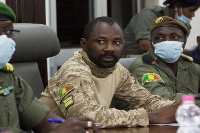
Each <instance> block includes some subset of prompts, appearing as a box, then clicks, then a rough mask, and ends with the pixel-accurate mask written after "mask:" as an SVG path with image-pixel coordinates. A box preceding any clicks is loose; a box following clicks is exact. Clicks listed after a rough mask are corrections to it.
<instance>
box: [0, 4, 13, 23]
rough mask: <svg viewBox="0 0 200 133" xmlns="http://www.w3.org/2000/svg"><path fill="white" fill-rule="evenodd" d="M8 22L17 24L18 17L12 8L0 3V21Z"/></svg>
mask: <svg viewBox="0 0 200 133" xmlns="http://www.w3.org/2000/svg"><path fill="white" fill-rule="evenodd" d="M6 20H10V21H12V22H15V21H16V15H15V13H14V12H13V10H12V9H11V8H10V7H8V6H7V5H6V4H4V3H2V2H0V21H6Z"/></svg>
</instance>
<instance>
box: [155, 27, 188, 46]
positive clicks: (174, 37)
mask: <svg viewBox="0 0 200 133" xmlns="http://www.w3.org/2000/svg"><path fill="white" fill-rule="evenodd" d="M151 41H152V43H153V44H156V43H160V42H163V41H179V42H184V46H183V48H184V47H185V38H184V32H183V31H182V30H180V29H178V28H175V27H159V28H157V29H155V30H154V31H153V32H152V33H151Z"/></svg>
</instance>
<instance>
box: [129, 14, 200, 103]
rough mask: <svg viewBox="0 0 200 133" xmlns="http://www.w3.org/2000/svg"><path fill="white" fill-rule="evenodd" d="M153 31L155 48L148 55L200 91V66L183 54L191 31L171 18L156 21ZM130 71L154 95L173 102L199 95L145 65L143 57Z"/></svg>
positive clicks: (165, 17) (136, 61)
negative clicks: (185, 96) (184, 96)
mask: <svg viewBox="0 0 200 133" xmlns="http://www.w3.org/2000/svg"><path fill="white" fill-rule="evenodd" d="M150 31H151V40H152V41H151V45H152V48H151V49H150V50H149V52H148V54H150V55H152V56H154V57H155V58H156V62H157V63H158V64H159V65H160V66H161V67H162V68H164V69H165V70H166V71H167V72H168V73H170V74H171V75H174V76H175V77H176V78H178V79H179V80H181V81H182V82H184V83H185V84H187V85H188V86H189V87H191V88H193V89H194V90H195V91H196V92H199V89H200V69H199V65H198V64H195V63H193V61H192V58H191V57H188V56H186V55H184V54H182V52H183V49H184V47H185V42H186V40H187V34H188V30H187V28H186V27H185V26H184V25H183V23H181V22H179V21H177V20H175V19H173V18H170V17H168V16H163V17H159V18H157V19H155V20H154V22H153V24H152V26H151V29H150ZM129 71H130V72H131V73H133V75H134V76H135V77H136V78H137V80H138V81H139V83H140V84H141V85H142V86H144V87H145V88H147V89H148V90H149V91H150V92H151V93H152V94H156V95H160V96H162V97H164V98H167V99H170V100H177V99H181V97H182V96H183V95H194V96H196V94H194V93H193V92H192V91H191V90H189V89H187V88H186V87H184V86H183V85H181V84H180V83H179V82H177V81H176V80H174V79H172V78H171V77H170V76H168V75H167V74H165V73H164V72H163V71H161V70H160V69H157V68H156V67H155V66H154V65H148V64H145V63H144V62H143V61H142V56H141V57H138V58H137V59H136V60H135V61H134V62H133V63H132V65H131V66H130V68H129ZM196 104H197V105H198V106H200V99H199V98H196Z"/></svg>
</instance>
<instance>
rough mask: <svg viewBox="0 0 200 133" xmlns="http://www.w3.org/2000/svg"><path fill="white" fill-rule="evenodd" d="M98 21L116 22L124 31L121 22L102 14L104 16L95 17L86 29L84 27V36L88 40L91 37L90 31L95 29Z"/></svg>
mask: <svg viewBox="0 0 200 133" xmlns="http://www.w3.org/2000/svg"><path fill="white" fill-rule="evenodd" d="M97 22H103V23H107V24H109V25H113V24H114V23H116V24H117V25H118V26H119V27H120V28H121V30H122V32H123V31H124V29H123V27H122V26H121V24H120V23H119V22H117V21H116V20H114V19H113V18H110V17H106V16H102V17H98V18H95V19H93V20H91V21H89V22H88V23H87V24H86V26H85V29H84V38H85V39H86V40H88V39H89V37H90V33H91V32H92V31H93V28H94V26H95V25H96V24H97Z"/></svg>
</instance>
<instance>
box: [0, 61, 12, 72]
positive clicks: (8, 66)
mask: <svg viewBox="0 0 200 133" xmlns="http://www.w3.org/2000/svg"><path fill="white" fill-rule="evenodd" d="M0 70H1V71H4V72H9V73H13V72H14V66H13V65H12V64H10V63H6V64H5V65H4V66H3V67H2V68H1V69H0Z"/></svg>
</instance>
